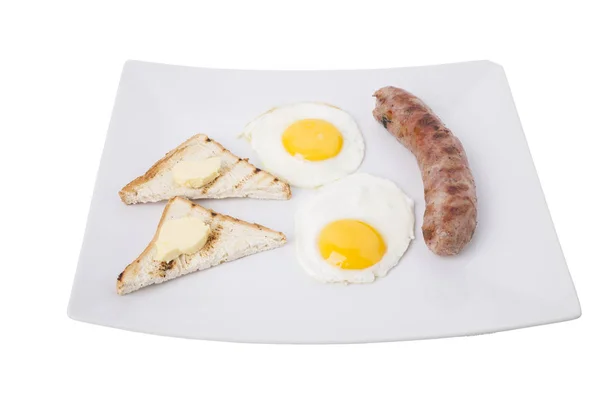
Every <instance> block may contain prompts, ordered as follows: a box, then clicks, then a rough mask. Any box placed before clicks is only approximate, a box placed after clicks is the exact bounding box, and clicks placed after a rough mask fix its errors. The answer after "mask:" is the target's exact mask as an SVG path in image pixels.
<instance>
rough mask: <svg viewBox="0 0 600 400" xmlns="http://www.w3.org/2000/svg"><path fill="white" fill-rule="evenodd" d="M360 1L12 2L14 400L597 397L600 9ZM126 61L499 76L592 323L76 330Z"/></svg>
mask: <svg viewBox="0 0 600 400" xmlns="http://www.w3.org/2000/svg"><path fill="white" fill-rule="evenodd" d="M350 3H351V2H349V1H340V2H333V1H326V0H319V1H309V0H302V1H296V2H286V1H277V2H276V1H273V2H268V1H239V2H233V1H216V0H213V1H209V2H202V1H196V2H189V3H184V2H179V1H169V2H164V3H158V2H150V1H143V2H142V1H140V2H129V1H118V2H111V1H104V2H97V3H96V5H95V6H91V5H86V2H75V1H73V2H65V1H52V2H49V1H45V2H28V1H21V2H11V3H10V4H8V2H2V3H1V5H0V57H1V58H2V61H0V138H1V139H0V140H1V149H2V156H1V157H0V163H1V164H0V171H1V172H0V173H1V177H2V188H3V196H2V200H1V202H2V203H1V206H2V208H1V209H2V210H3V215H2V219H1V221H2V222H1V223H0V224H1V225H0V226H1V227H2V231H3V233H4V235H3V237H4V238H3V239H2V245H0V249H1V250H2V251H1V254H2V259H3V260H2V261H3V262H2V266H3V267H4V274H3V278H2V279H3V283H4V284H3V285H2V290H0V300H1V310H2V315H1V317H0V320H1V321H2V322H3V327H2V329H1V330H0V335H1V336H2V341H1V342H0V347H1V348H0V350H1V351H0V369H1V371H0V372H1V374H2V375H1V376H2V378H1V379H0V381H1V382H2V383H1V384H0V397H1V398H7V399H8V398H10V399H16V398H31V397H32V396H34V397H35V398H45V397H49V396H50V395H56V396H60V397H61V398H65V399H67V398H86V399H96V398H98V399H106V398H129V399H131V398H148V399H153V398H163V399H166V398H207V399H220V398H240V399H241V398H243V399H246V398H254V397H257V398H261V399H271V398H273V399H306V398H317V399H318V398H326V399H338V398H340V399H342V398H343V399H366V398H372V399H375V398H377V399H387V398H398V397H400V396H403V397H404V398H407V399H420V398H424V399H427V398H432V399H439V398H444V399H454V398H457V399H459V398H460V399H479V398H486V399H496V398H498V399H506V398H512V399H515V398H516V399H520V398H529V399H531V398H536V399H537V398H569V399H597V398H598V396H600V389H599V388H598V384H597V383H594V381H593V380H594V379H596V380H597V378H598V361H597V359H598V357H600V345H599V344H598V342H599V337H600V315H599V308H600V307H599V305H600V301H599V300H600V289H599V288H598V282H599V278H600V268H599V267H600V263H599V262H598V257H597V249H598V247H599V244H598V239H600V234H599V229H598V225H599V224H600V217H599V213H598V183H599V178H598V175H597V174H598V172H600V167H599V166H598V158H599V157H598V148H599V146H600V139H599V136H600V132H599V128H598V123H597V121H596V119H597V116H598V110H599V109H600V96H599V95H598V90H599V78H598V70H599V63H598V42H597V40H596V39H595V38H597V37H600V28H599V26H600V25H599V24H598V22H597V16H598V13H597V12H595V10H594V9H593V8H592V5H593V4H594V3H595V2H594V1H589V2H585V1H575V0H571V1H568V2H554V1H540V2H534V1H530V2H527V1H524V0H522V1H508V0H504V1H487V2H486V1H456V0H455V1H425V0H418V1H417V0H412V1H390V2H383V1H375V0H369V1H366V2H362V3H363V4H362V5H361V6H353V5H351V4H350ZM88 4H89V3H88ZM127 59H139V60H146V61H155V62H164V63H171V64H183V65H191V66H206V67H227V68H268V69H303V68H309V69H330V68H344V69H346V68H375V67H392V66H408V65H424V64H436V63H446V62H456V61H467V60H476V59H490V60H492V61H495V62H498V63H500V64H502V65H503V66H504V68H505V70H506V73H507V75H508V79H509V82H510V84H511V87H512V90H513V95H514V98H515V101H516V104H517V108H518V110H519V113H520V116H521V120H522V123H523V127H524V130H525V133H526V135H527V139H528V141H529V145H530V148H531V152H532V154H533V157H534V161H535V164H536V167H537V169H538V172H539V175H540V179H541V182H542V185H543V188H544V191H545V194H546V198H547V201H548V204H549V207H550V211H551V213H552V217H553V220H554V222H555V226H556V229H557V231H558V235H559V238H560V241H561V244H562V247H563V250H564V253H565V256H566V258H567V262H568V264H569V267H570V271H571V274H572V276H573V279H574V282H575V286H576V288H577V290H578V293H579V298H580V301H581V304H582V309H583V316H582V317H581V318H580V319H579V320H576V321H571V322H567V323H563V324H556V325H550V326H543V327H537V328H530V329H525V330H518V331H512V332H505V333H498V334H493V335H484V336H478V337H470V338H457V339H441V340H429V341H419V342H403V343H389V344H370V345H337V346H285V345H245V344H230V343H216V342H202V341H191V340H183V339H172V338H165V337H156V336H150V335H144V334H137V333H130V332H123V331H117V330H113V329H109V328H104V327H99V326H91V325H87V324H83V323H79V322H75V321H72V320H69V319H68V318H67V315H66V307H67V302H68V297H69V292H70V288H71V283H72V278H73V274H74V272H75V267H76V264H77V258H78V255H79V248H80V245H81V241H82V238H83V232H84V227H85V222H86V216H87V211H88V207H89V202H90V199H91V195H92V188H93V185H94V178H95V174H96V170H97V168H98V164H99V159H100V154H101V151H102V146H103V142H104V137H105V132H106V129H107V127H108V123H109V119H110V114H111V109H112V104H113V100H114V96H115V93H116V89H117V84H118V79H119V75H120V73H121V68H122V66H123V63H124V61H125V60H127ZM514 195H515V196H519V193H514ZM516 228H517V229H527V227H526V226H522V227H516ZM540 279H543V276H540ZM273 301H277V299H273Z"/></svg>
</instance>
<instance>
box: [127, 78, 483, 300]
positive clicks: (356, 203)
mask: <svg viewBox="0 0 600 400" xmlns="http://www.w3.org/2000/svg"><path fill="white" fill-rule="evenodd" d="M375 97H376V99H377V102H376V103H377V104H376V107H375V109H374V110H373V116H374V117H375V119H376V120H377V121H379V122H380V123H381V124H383V126H384V127H385V128H387V130H388V131H389V132H390V133H391V134H392V135H394V136H395V137H396V138H397V139H398V140H399V141H400V142H401V143H402V144H403V145H404V146H406V147H407V148H408V149H409V150H410V151H411V152H412V153H413V154H414V155H415V156H416V158H417V162H418V164H419V167H420V169H421V174H422V177H423V185H424V189H425V203H426V208H425V214H424V221H423V226H422V231H423V238H424V240H425V243H426V244H427V246H428V247H429V249H430V250H431V251H433V252H434V253H435V254H437V255H441V256H448V255H455V254H458V253H459V252H460V251H461V250H462V249H463V248H464V247H465V246H466V245H467V243H469V241H470V240H471V238H472V236H473V233H474V231H475V226H476V224H477V197H476V194H475V182H474V179H473V175H472V174H471V170H470V168H469V163H468V161H467V156H466V154H465V150H464V148H463V146H462V144H461V142H460V141H459V140H458V138H456V136H454V135H453V134H452V132H450V130H449V129H448V128H446V126H445V125H444V124H443V123H442V121H441V120H440V119H439V118H438V117H437V116H436V115H435V114H434V113H433V111H432V110H431V109H430V108H429V107H428V106H427V105H425V103H423V102H422V101H421V100H420V99H419V98H417V97H415V96H414V95H412V94H410V93H409V92H407V91H405V90H403V89H399V88H395V87H391V86H388V87H384V88H382V89H379V90H378V91H377V92H375ZM241 136H242V137H245V138H246V139H247V140H249V142H250V144H251V146H252V148H253V149H254V151H255V152H256V153H257V155H258V157H259V158H260V160H261V162H262V163H263V165H264V168H265V170H262V169H260V168H257V167H255V166H254V165H252V164H250V163H249V162H248V160H247V159H242V158H240V157H238V156H236V155H233V154H232V153H231V152H229V151H228V150H227V149H225V148H224V147H223V146H221V145H220V144H219V143H217V142H216V141H214V140H212V139H210V138H209V137H208V136H206V135H196V136H193V137H191V138H190V139H188V140H187V141H185V142H184V143H183V144H181V145H179V146H178V147H177V148H175V149H173V150H171V151H170V152H169V153H167V155H166V156H165V157H164V158H162V159H161V160H160V161H158V162H157V163H156V164H154V165H153V166H152V167H151V168H150V169H149V170H148V171H147V172H146V173H145V174H144V175H142V176H140V177H138V178H136V179H134V180H133V181H132V182H130V183H129V184H127V185H126V186H125V187H124V188H123V189H122V190H121V191H120V192H119V195H120V197H121V200H122V201H123V202H124V203H125V204H136V203H147V202H157V201H161V200H169V202H168V203H167V205H166V207H165V209H164V211H163V214H162V218H161V220H160V223H159V225H158V228H157V230H156V233H155V235H154V238H153V239H152V241H151V242H150V244H149V245H148V247H147V248H146V249H145V250H144V251H143V252H142V254H141V255H140V256H139V257H138V258H137V259H136V260H135V261H134V262H133V263H131V264H129V265H128V266H127V267H126V268H125V270H124V271H123V272H121V274H120V275H119V277H118V279H117V293H118V294H127V293H130V292H133V291H135V290H138V289H140V288H143V287H145V286H149V285H152V284H156V283H162V282H165V281H167V280H170V279H174V278H177V277H179V276H182V275H185V274H188V273H190V272H194V271H199V270H203V269H207V268H210V267H213V266H215V265H218V264H222V263H224V262H227V261H232V260H235V259H238V258H241V257H245V256H249V255H251V254H255V253H258V252H261V251H266V250H271V249H274V248H277V247H280V246H283V245H284V244H285V243H286V237H285V235H284V234H283V233H281V232H276V231H273V230H271V229H268V228H265V227H264V226H261V225H258V224H252V223H249V222H245V221H240V220H238V219H235V218H233V217H230V216H227V215H223V214H219V213H217V212H215V211H212V210H209V209H206V208H203V207H201V206H200V205H198V204H195V203H193V202H192V201H190V200H189V199H222V198H227V197H251V198H255V199H280V200H285V199H289V198H290V197H291V192H290V185H293V186H299V187H303V188H318V189H317V190H314V191H313V193H312V197H310V198H309V199H308V200H307V201H305V202H304V203H303V204H300V205H299V207H298V209H297V210H296V215H295V241H296V243H295V247H296V257H297V259H298V263H299V264H300V266H301V267H302V268H303V269H304V271H305V272H306V273H307V274H308V275H309V276H310V277H312V278H314V279H315V280H317V281H320V282H323V283H344V284H348V283H369V282H374V281H375V280H376V279H377V278H382V277H385V276H386V275H387V274H388V272H389V271H390V270H391V269H393V268H394V267H395V266H396V265H397V264H398V263H399V261H400V259H401V258H402V257H403V255H404V253H405V252H406V251H407V249H408V247H409V245H410V243H411V241H412V240H413V239H415V235H414V225H415V215H414V202H413V200H412V199H411V198H409V197H408V196H407V195H406V194H405V193H404V192H403V191H402V190H401V189H400V188H399V187H398V186H397V185H396V184H395V183H394V182H392V181H390V180H388V179H384V178H380V177H376V176H373V175H370V174H367V173H354V172H355V171H356V170H357V169H358V168H359V166H360V165H361V163H362V160H363V157H364V155H365V143H364V139H363V135H362V133H361V131H360V129H359V127H358V125H357V123H356V122H355V121H354V119H353V118H352V116H350V115H349V114H348V113H346V112H345V111H343V110H341V109H339V108H337V107H335V106H332V105H328V104H325V103H316V102H304V103H294V104H288V105H284V106H280V107H275V108H272V109H271V110H269V111H267V112H265V113H264V114H262V115H260V116H259V117H257V118H256V119H255V120H253V121H252V122H250V123H249V124H248V125H246V127H245V128H244V130H243V132H242V134H241ZM267 171H269V172H267ZM258 207H259V206H258V205H257V208H258Z"/></svg>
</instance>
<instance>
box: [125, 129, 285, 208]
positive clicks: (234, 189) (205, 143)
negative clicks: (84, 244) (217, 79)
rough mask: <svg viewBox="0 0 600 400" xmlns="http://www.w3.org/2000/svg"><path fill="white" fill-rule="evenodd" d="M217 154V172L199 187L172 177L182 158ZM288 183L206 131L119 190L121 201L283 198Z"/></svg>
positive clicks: (168, 154)
mask: <svg viewBox="0 0 600 400" xmlns="http://www.w3.org/2000/svg"><path fill="white" fill-rule="evenodd" d="M209 157H220V158H221V165H222V167H221V172H220V175H219V176H218V177H217V178H216V179H215V180H214V181H212V182H210V183H208V184H206V185H204V186H203V187H200V188H189V187H185V186H180V185H178V184H176V183H175V181H174V180H173V173H172V169H173V167H174V166H175V165H176V164H177V163H178V162H180V161H182V160H191V161H194V160H195V161H201V160H203V159H206V158H209ZM291 195H292V192H291V190H290V186H289V185H288V184H287V183H286V182H283V181H282V180H280V179H279V178H277V177H276V176H274V175H272V174H270V173H268V172H266V171H263V170H261V169H260V168H257V167H255V166H254V165H252V164H251V163H249V162H248V159H244V158H240V157H238V156H236V155H234V154H233V153H231V152H230V151H229V150H227V149H226V148H225V147H223V146H222V145H221V144H220V143H218V142H216V141H215V140H213V139H211V138H209V137H208V136H206V135H203V134H198V135H195V136H192V137H191V138H189V139H188V140H186V141H185V142H183V143H182V144H180V145H179V146H177V147H176V148H175V149H173V150H171V151H170V152H168V153H167V154H166V155H165V156H164V157H163V158H162V159H160V160H159V161H157V162H156V163H155V164H154V165H153V166H152V167H150V169H149V170H148V171H146V173H145V174H144V175H141V176H139V177H137V178H135V179H134V180H133V181H131V182H129V183H128V184H127V185H125V187H123V189H121V191H120V192H119V197H121V200H122V201H123V203H125V204H136V203H149V202H157V201H162V200H168V199H171V198H173V197H176V196H180V197H185V198H188V199H222V198H227V197H251V198H255V199H273V200H287V199H289V198H290V197H291Z"/></svg>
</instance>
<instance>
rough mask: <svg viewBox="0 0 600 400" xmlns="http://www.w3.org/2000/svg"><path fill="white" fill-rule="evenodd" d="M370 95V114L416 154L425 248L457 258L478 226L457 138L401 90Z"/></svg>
mask: <svg viewBox="0 0 600 400" xmlns="http://www.w3.org/2000/svg"><path fill="white" fill-rule="evenodd" d="M375 97H376V99H377V105H376V107H375V109H374V110H373V116H374V117H375V119H376V120H377V121H379V122H381V124H382V125H383V126H384V127H385V128H386V129H387V130H388V131H389V132H390V133H391V134H392V135H394V136H395V137H396V139H398V140H399V141H400V142H401V143H402V144H403V145H404V146H406V147H407V148H408V149H409V150H410V151H411V152H412V153H413V154H414V155H415V157H416V158H417V162H418V164H419V168H420V169H421V175H422V177H423V185H424V188H425V203H426V208H425V215H424V219H423V227H422V230H423V238H424V239H425V243H426V244H427V247H429V249H430V250H431V251H433V252H434V253H435V254H438V255H441V256H448V255H455V254H458V253H459V252H460V251H461V250H462V249H463V248H464V247H465V246H466V245H467V243H469V241H471V238H472V237H473V233H474V232H475V226H476V225H477V196H476V194H475V180H474V179H473V175H472V173H471V170H470V168H469V163H468V161H467V155H466V154H465V150H464V148H463V146H462V144H461V142H460V140H458V138H457V137H456V136H454V135H453V134H452V132H450V130H449V129H448V128H446V127H445V126H444V124H443V123H442V121H441V120H440V119H439V118H438V117H437V115H435V114H434V113H433V111H431V109H430V108H429V107H428V106H427V105H425V103H423V102H422V101H421V100H420V99H419V98H417V97H416V96H414V95H412V94H411V93H409V92H407V91H406V90H403V89H399V88H395V87H392V86H388V87H384V88H381V89H379V90H378V91H376V92H375Z"/></svg>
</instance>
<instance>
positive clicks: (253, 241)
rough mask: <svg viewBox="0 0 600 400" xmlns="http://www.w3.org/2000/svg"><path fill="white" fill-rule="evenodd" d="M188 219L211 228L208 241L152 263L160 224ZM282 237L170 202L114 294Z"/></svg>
mask: <svg viewBox="0 0 600 400" xmlns="http://www.w3.org/2000/svg"><path fill="white" fill-rule="evenodd" d="M186 216H192V217H196V218H200V219H202V220H203V221H204V223H205V224H207V225H209V226H210V228H211V233H210V236H209V237H208V241H207V242H206V244H205V245H204V247H202V248H201V249H200V250H199V251H198V252H196V253H193V254H189V255H188V254H182V255H180V256H179V257H177V258H175V259H174V260H172V261H169V262H164V261H162V262H161V261H155V260H154V258H153V257H154V254H155V253H156V248H155V246H154V243H155V242H156V240H157V238H158V233H159V231H160V228H161V227H162V225H163V223H164V222H165V221H167V220H169V219H177V218H183V217H186ZM285 242H286V237H285V235H284V234H283V233H281V232H276V231H273V230H271V229H269V228H266V227H264V226H261V225H258V224H253V223H250V222H245V221H240V220H238V219H235V218H233V217H230V216H228V215H223V214H219V213H217V212H214V211H212V210H209V209H206V208H204V207H201V206H199V205H198V204H195V203H193V202H191V201H189V200H187V199H184V198H181V197H175V198H173V199H171V200H170V201H169V202H168V203H167V205H166V207H165V210H164V211H163V214H162V217H161V219H160V222H159V224H158V228H157V230H156V233H155V234H154V237H153V238H152V241H151V242H150V244H149V245H148V246H147V247H146V249H145V250H144V251H143V252H142V254H141V255H140V256H139V257H138V258H137V259H136V260H135V261H133V262H132V263H131V264H129V265H128V266H127V267H126V268H125V269H124V270H123V272H121V274H119V277H118V278H117V293H118V294H121V295H123V294H127V293H131V292H133V291H136V290H138V289H141V288H143V287H146V286H149V285H153V284H158V283H162V282H165V281H168V280H171V279H174V278H177V277H180V276H182V275H185V274H189V273H191V272H195V271H200V270H203V269H208V268H210V267H214V266H215V265H219V264H222V263H224V262H227V261H233V260H236V259H238V258H241V257H245V256H249V255H252V254H255V253H259V252H262V251H266V250H271V249H274V248H277V247H280V246H283V245H284V244H285Z"/></svg>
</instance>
